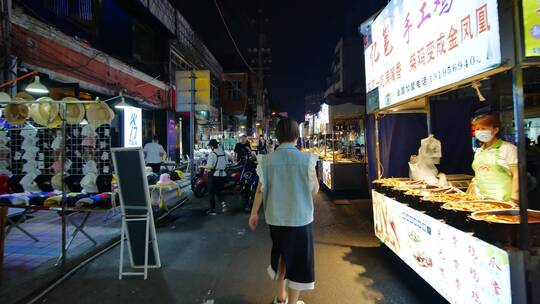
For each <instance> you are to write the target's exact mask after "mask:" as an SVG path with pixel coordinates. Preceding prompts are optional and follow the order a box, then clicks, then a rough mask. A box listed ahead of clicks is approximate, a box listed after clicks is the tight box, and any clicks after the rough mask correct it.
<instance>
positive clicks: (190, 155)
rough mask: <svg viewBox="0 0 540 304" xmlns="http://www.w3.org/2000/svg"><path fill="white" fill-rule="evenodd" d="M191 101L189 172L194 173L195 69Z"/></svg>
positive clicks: (191, 76) (192, 74) (192, 78)
mask: <svg viewBox="0 0 540 304" xmlns="http://www.w3.org/2000/svg"><path fill="white" fill-rule="evenodd" d="M190 78H191V102H190V110H189V159H190V160H191V162H190V166H189V172H191V174H193V172H194V170H195V163H194V159H193V157H194V149H195V101H196V100H195V78H196V76H195V71H194V70H191V75H190Z"/></svg>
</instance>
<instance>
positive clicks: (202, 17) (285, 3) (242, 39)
mask: <svg viewBox="0 0 540 304" xmlns="http://www.w3.org/2000/svg"><path fill="white" fill-rule="evenodd" d="M173 2H174V1H173ZM176 2H177V3H176V6H177V7H178V8H179V9H180V12H181V13H182V14H183V15H184V17H185V18H186V19H187V20H188V21H189V22H190V24H191V25H192V27H193V28H194V30H195V31H196V32H197V33H198V34H199V36H200V37H201V39H202V40H203V41H204V42H205V44H206V45H207V46H208V48H209V49H210V51H212V53H213V54H214V55H215V56H216V58H217V59H218V61H219V62H220V63H221V64H222V66H223V68H224V70H225V71H226V72H229V71H231V72H232V71H243V70H246V67H245V65H244V64H243V63H242V60H241V59H240V56H238V55H237V53H236V52H235V51H234V47H233V45H232V43H231V40H230V39H229V37H228V36H227V32H226V30H225V27H224V26H223V24H222V22H221V19H220V17H219V14H218V12H217V9H216V7H215V5H214V1H213V0H199V1H196V2H195V1H176ZM366 2H367V3H366ZM218 3H219V5H220V7H221V9H222V12H223V14H224V16H225V20H226V21H227V23H228V25H229V28H230V30H231V32H232V34H233V36H234V38H235V39H236V41H237V43H238V45H239V48H240V50H241V51H242V54H243V55H244V57H245V58H246V59H247V61H248V62H250V57H249V53H248V52H247V49H248V48H251V47H256V46H257V34H258V26H257V22H256V21H257V18H258V12H257V11H258V8H259V6H260V5H262V7H263V8H264V9H263V11H264V15H265V17H266V18H267V19H268V21H267V22H266V23H265V32H266V33H267V35H268V38H267V42H268V43H267V46H266V47H269V48H271V49H272V64H271V65H270V68H271V71H270V76H269V78H268V80H267V83H266V84H267V86H266V87H267V88H268V89H269V93H270V99H271V103H275V104H277V105H278V108H279V110H282V111H287V112H289V113H290V115H292V116H293V117H294V118H296V119H298V120H303V117H304V113H303V112H304V96H305V95H306V94H310V93H314V92H324V90H325V89H326V86H327V85H326V79H327V77H328V75H329V73H330V68H331V64H332V59H333V51H334V47H335V45H336V43H337V42H338V40H339V38H340V37H342V36H358V35H359V34H358V30H357V28H358V26H359V25H360V24H361V23H362V22H363V21H364V20H365V19H367V18H368V17H369V16H371V15H372V14H374V13H375V12H376V11H377V10H379V9H381V8H383V7H384V5H385V4H386V3H387V1H384V0H369V1H365V0H364V1H361V0H355V1H352V0H332V1H308V0H272V1H270V0H267V1H257V0H249V1H248V0H218ZM358 56H363V55H362V54H358Z"/></svg>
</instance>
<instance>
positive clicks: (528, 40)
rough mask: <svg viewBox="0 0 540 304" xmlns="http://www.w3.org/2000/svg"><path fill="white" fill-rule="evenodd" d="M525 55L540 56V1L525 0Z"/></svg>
mask: <svg viewBox="0 0 540 304" xmlns="http://www.w3.org/2000/svg"><path fill="white" fill-rule="evenodd" d="M522 5H523V32H524V37H525V56H527V57H533V56H540V2H539V1H538V0H523V3H522Z"/></svg>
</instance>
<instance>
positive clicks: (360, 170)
mask: <svg viewBox="0 0 540 304" xmlns="http://www.w3.org/2000/svg"><path fill="white" fill-rule="evenodd" d="M364 112H365V108H364V107H363V106H359V105H354V104H351V103H346V104H342V105H332V106H330V105H327V104H323V105H322V106H321V111H320V112H318V113H317V114H316V115H309V116H306V120H307V119H308V118H309V119H310V121H311V122H310V124H312V125H313V127H308V128H305V129H306V130H307V132H308V134H309V133H310V132H312V134H313V135H311V136H305V138H304V140H303V141H304V142H305V143H304V145H303V146H304V149H305V150H307V151H310V152H312V153H315V154H317V155H318V156H319V159H320V160H319V163H318V176H319V178H320V179H321V181H322V183H323V184H324V185H325V186H326V187H328V189H330V190H358V189H367V179H366V178H367V172H366V161H365V158H364V157H363V156H362V153H361V151H362V149H361V148H362V145H363V143H364V142H365V140H364V138H365V137H364V134H365V130H364V127H363V126H364V124H363V117H364V114H363V113H364ZM308 126H309V125H308ZM311 128H313V129H311ZM359 177H360V178H359Z"/></svg>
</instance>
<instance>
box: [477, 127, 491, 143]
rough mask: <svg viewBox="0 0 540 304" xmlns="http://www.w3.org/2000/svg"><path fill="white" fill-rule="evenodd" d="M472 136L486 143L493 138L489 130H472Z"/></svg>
mask: <svg viewBox="0 0 540 304" xmlns="http://www.w3.org/2000/svg"><path fill="white" fill-rule="evenodd" d="M474 136H475V137H476V139H478V140H479V141H481V142H483V143H487V142H489V141H491V140H492V139H493V133H492V132H491V131H490V130H478V131H476V132H474Z"/></svg>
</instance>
